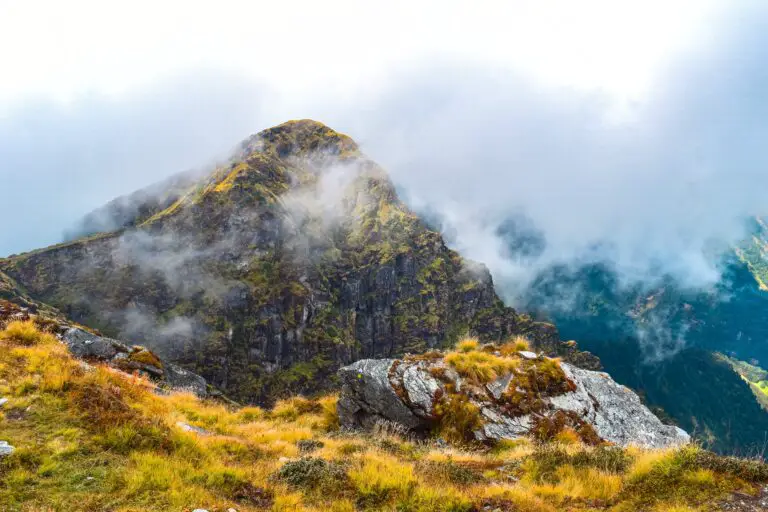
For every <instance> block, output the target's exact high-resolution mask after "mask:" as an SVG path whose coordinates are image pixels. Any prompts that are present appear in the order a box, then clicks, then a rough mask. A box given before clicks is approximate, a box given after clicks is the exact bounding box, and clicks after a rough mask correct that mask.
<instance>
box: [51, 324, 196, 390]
mask: <svg viewBox="0 0 768 512" xmlns="http://www.w3.org/2000/svg"><path fill="white" fill-rule="evenodd" d="M61 341H62V342H63V343H64V344H65V345H67V347H68V348H69V351H70V352H71V353H72V355H74V356H75V357H77V358H79V359H84V360H86V361H88V360H96V361H101V362H103V363H106V364H109V365H110V366H113V367H114V368H117V369H119V370H123V371H128V372H133V371H140V372H143V373H144V374H146V375H147V376H149V377H150V378H152V379H153V380H155V381H157V382H159V383H160V384H161V385H165V386H167V387H169V388H171V389H175V390H184V391H191V392H193V393H195V394H196V395H198V396H207V394H208V383H207V382H206V381H205V379H204V378H203V377H201V376H199V375H197V374H195V373H192V372H190V371H188V370H185V369H183V368H181V367H179V366H176V365H174V364H170V363H165V362H163V361H161V360H160V359H159V358H157V356H156V355H155V354H153V353H151V352H150V351H149V350H147V349H145V348H143V347H138V346H129V345H126V344H125V343H123V342H121V341H118V340H114V339H112V338H107V337H104V336H97V335H95V334H91V333H89V332H87V331H84V330H82V329H78V328H76V327H72V328H69V329H67V330H66V331H65V332H64V334H62V336H61ZM139 355H145V356H148V357H143V358H142V357H139Z"/></svg>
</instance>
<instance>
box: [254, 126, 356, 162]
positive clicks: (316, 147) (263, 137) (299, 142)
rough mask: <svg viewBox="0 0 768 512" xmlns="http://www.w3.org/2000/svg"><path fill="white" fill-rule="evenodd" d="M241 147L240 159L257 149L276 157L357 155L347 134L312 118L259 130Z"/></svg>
mask: <svg viewBox="0 0 768 512" xmlns="http://www.w3.org/2000/svg"><path fill="white" fill-rule="evenodd" d="M241 149H242V155H241V156H242V157H243V158H245V157H247V155H250V154H252V153H254V152H257V151H262V152H270V153H274V154H276V155H277V156H278V157H280V158H285V157H290V156H307V155H309V154H311V153H315V152H321V153H328V154H330V155H334V156H339V157H346V156H353V155H356V154H358V146H357V144H356V143H355V141H354V140H352V138H351V137H349V136H348V135H344V134H343V133H339V132H337V131H335V130H333V129H332V128H330V127H328V126H326V125H325V124H323V123H321V122H319V121H315V120H312V119H298V120H291V121H286V122H284V123H282V124H279V125H277V126H273V127H271V128H267V129H266V130H262V131H260V132H259V133H257V134H256V135H253V136H251V137H249V138H248V139H247V140H245V141H244V142H243V145H242V148H241Z"/></svg>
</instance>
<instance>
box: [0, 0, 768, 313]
mask: <svg viewBox="0 0 768 512" xmlns="http://www.w3.org/2000/svg"><path fill="white" fill-rule="evenodd" d="M746 6H747V4H745V7H746ZM747 12H749V16H746V13H747ZM739 14H740V15H743V16H740V17H736V16H731V17H728V18H723V19H722V20H720V21H719V27H718V29H717V31H716V34H717V36H718V37H717V38H716V40H713V41H711V42H710V43H708V44H705V45H699V46H698V47H697V48H696V49H695V50H691V51H689V52H687V53H685V54H683V55H680V56H679V58H677V59H676V60H674V61H673V62H670V63H668V65H667V66H666V68H665V70H664V72H663V73H661V74H660V75H659V76H658V77H657V81H656V83H655V84H654V85H653V87H652V91H651V93H649V94H648V95H647V96H646V97H643V98H642V99H640V100H638V101H637V102H634V103H626V102H624V103H617V102H616V101H615V100H614V99H613V98H612V97H611V96H609V95H606V94H603V93H602V92H600V91H584V90H578V89H565V88H562V87H547V86H543V85H541V84H540V83H537V82H535V81H533V80H531V79H529V78H526V77H525V76H523V75H522V74H516V73H514V72H511V71H508V70H499V69H496V68H494V67H493V66H491V65H485V64H480V63H477V62H464V61H460V60H457V59H453V60H451V59H442V60H441V59H437V60H432V61H431V63H430V64H423V63H421V62H419V63H416V64H412V65H410V66H408V67H407V69H406V68H401V69H398V70H397V71H396V73H395V74H394V75H393V77H394V78H393V79H390V80H387V81H386V83H385V84H383V85H382V84H378V85H379V87H378V88H377V89H376V94H368V95H359V96H352V97H348V98H344V99H343V100H341V99H340V98H338V97H336V96H334V95H333V94H331V93H324V92H323V91H319V92H317V93H315V94H314V95H305V96H302V97H301V98H281V97H280V96H279V94H278V92H277V91H273V90H270V89H269V87H268V86H266V85H261V84H258V85H257V84H255V83H250V82H247V81H237V80H236V77H234V76H233V75H231V74H227V75H226V76H224V75H220V74H217V73H214V72H211V71H201V72H199V73H198V74H195V73H190V74H188V75H186V76H185V77H184V79H183V80H179V81H173V80H171V81H170V82H168V83H166V84H164V85H163V86H162V87H161V88H160V89H158V90H157V91H155V90H152V89H151V87H150V88H148V89H147V90H146V91H145V93H142V94H135V95H134V96H132V98H131V102H128V103H121V102H120V100H119V99H118V100H115V99H109V100H105V99H94V100H91V99H88V98H86V99H85V100H83V101H82V102H80V103H77V102H76V103H74V104H73V105H71V107H70V111H69V112H68V116H62V115H61V112H60V111H58V110H55V109H48V108H46V107H41V108H37V109H19V110H17V111H14V112H11V113H10V114H9V115H8V116H6V117H5V118H4V119H3V120H1V121H0V127H2V133H4V134H6V135H8V137H5V138H4V139H3V140H4V143H0V159H1V160H2V161H3V169H4V172H3V177H4V178H5V179H6V182H8V180H10V184H11V185H12V186H13V187H15V188H22V189H23V188H25V187H27V186H29V180H31V179H34V181H35V183H36V184H37V187H36V192H37V197H36V198H35V201H36V204H46V206H48V208H47V209H46V210H45V211H46V212H47V213H44V214H40V213H39V212H37V213H34V214H30V217H29V218H28V221H27V223H26V225H25V226H24V228H23V233H22V230H15V231H14V230H10V231H8V232H7V233H6V235H5V236H3V237H2V238H0V252H3V253H10V252H16V251H19V250H24V249H30V248H33V247H35V246H38V245H45V244H47V243H53V242H56V241H58V240H56V239H53V237H52V236H51V233H53V232H56V233H61V232H62V231H64V230H65V229H67V228H69V227H70V225H71V223H72V220H73V219H74V218H77V216H78V215H79V214H85V213H87V212H88V211H90V210H92V209H93V208H94V207H96V206H98V205H100V204H103V203H104V202H106V201H107V200H109V199H111V198H113V197H114V196H115V195H116V194H115V190H116V187H115V186H114V182H120V183H123V184H124V186H130V187H133V188H137V187H138V186H140V185H142V184H150V183H152V182H155V181H158V180H159V179H162V178H163V177H165V176H168V175H170V174H173V173H176V172H179V171H183V170H184V168H179V166H181V165H184V166H185V167H186V166H188V165H191V161H190V157H191V156H194V158H195V160H196V161H198V162H201V163H203V162H204V161H206V159H205V158H203V156H202V155H204V154H208V155H210V157H208V159H209V160H212V159H213V158H214V157H216V156H219V155H221V153H222V151H221V150H222V148H226V147H232V146H233V145H234V143H236V141H237V138H238V137H241V138H242V137H244V136H245V135H246V134H247V132H248V131H251V132H254V131H257V130H258V129H261V128H263V127H265V126H268V125H270V124H274V123H276V122H279V121H281V120H285V119H288V118H304V117H311V118H315V119H318V120H321V121H323V122H325V123H326V124H328V125H329V126H331V127H332V128H334V129H337V130H340V131H343V132H346V133H348V134H350V135H351V136H352V137H353V138H354V139H355V140H357V141H358V142H359V143H360V144H361V146H362V149H363V150H364V151H365V152H367V153H368V154H369V155H370V156H371V157H372V158H373V159H374V160H376V161H378V162H380V163H381V164H382V165H383V166H384V167H385V168H386V169H387V170H388V171H389V172H390V173H391V175H392V178H393V180H394V182H395V183H396V184H397V186H398V187H399V189H400V190H401V191H402V193H403V196H404V198H405V199H406V200H407V201H408V202H409V203H410V204H411V206H413V207H414V209H416V210H417V211H422V212H429V213H430V214H431V216H432V217H433V218H434V219H436V220H437V221H438V224H439V226H440V227H441V229H442V230H443V231H444V233H445V234H446V238H447V239H448V240H449V242H450V243H451V245H453V246H454V247H455V248H456V249H458V250H460V251H461V252H462V253H463V254H464V255H466V256H468V257H470V258H472V259H475V260H478V261H482V262H483V263H485V264H486V265H488V267H489V268H490V269H491V271H492V273H493V275H494V278H495V279H496V281H497V282H498V283H500V284H502V292H504V293H505V295H506V298H507V299H508V300H510V301H514V299H515V297H516V294H517V293H518V291H519V290H521V289H523V288H524V286H525V285H526V284H527V283H528V282H529V280H530V279H532V278H533V277H534V276H535V275H537V272H538V271H539V270H541V269H542V268H545V267H547V266H548V265H551V264H553V263H574V262H575V263H579V264H581V263H586V262H595V261H599V262H606V263H607V264H609V265H610V266H612V267H614V268H615V269H616V270H617V271H618V273H619V275H620V276H621V277H622V280H623V281H626V282H628V283H634V282H638V281H653V280H656V279H658V278H660V276H663V275H665V274H671V275H673V276H675V277H676V278H677V279H678V280H679V281H680V282H681V283H683V284H684V285H686V286H691V287H706V286H709V285H711V284H712V283H713V282H715V281H716V280H717V278H718V276H719V271H718V269H717V267H716V266H715V265H714V264H713V259H712V258H711V255H710V254H708V253H707V250H708V249H709V248H710V247H715V248H718V247H722V246H727V245H728V244H730V243H734V242H736V241H738V240H739V239H741V238H742V237H743V236H744V235H745V228H744V226H745V224H744V219H745V218H748V217H749V216H752V215H755V214H760V213H761V212H763V211H764V210H765V199H764V197H763V195H764V194H763V193H762V191H763V190H765V186H766V185H768V171H767V170H766V163H768V162H766V160H768V155H766V151H764V149H763V147H762V146H763V144H764V140H765V135H766V131H768V127H766V125H765V123H764V122H763V120H764V119H766V115H765V114H766V110H768V103H767V102H766V101H764V100H763V98H762V97H761V91H764V90H766V87H765V86H766V85H768V83H767V82H768V76H766V73H765V72H764V71H763V69H762V66H761V63H762V62H764V59H763V57H764V55H763V54H764V53H766V51H768V40H766V39H767V36H765V35H764V34H765V31H764V30H762V25H763V24H764V22H765V21H766V20H768V16H766V9H763V8H758V7H754V6H753V5H752V4H749V7H748V8H746V9H744V10H743V11H742V12H741V13H739ZM198 75H199V76H198ZM395 78H396V79H395ZM181 83H197V84H203V85H202V86H200V85H198V86H197V87H194V88H192V89H191V90H184V88H183V87H182V88H180V87H178V86H179V85H180V84H181ZM392 84H397V85H392ZM171 89H173V90H181V91H182V92H180V93H179V94H175V95H169V94H168V93H167V92H168V91H169V90H171ZM171 96H172V102H170V104H169V102H168V101H167V98H170V97H171ZM97 100H98V101H97ZM203 101H204V102H205V104H207V105H210V106H213V107H212V108H205V109H204V110H201V109H200V108H197V110H195V108H192V107H193V106H194V105H200V104H201V102H203ZM105 105H106V106H107V107H109V108H105ZM160 105H162V108H158V106H160ZM169 105H170V106H169ZM220 107H221V108H220ZM190 108H191V109H192V110H191V111H192V112H199V115H195V116H192V117H191V118H190V116H189V114H188V112H189V111H190V110H189V109H190ZM105 112H106V117H105ZM234 113H237V116H236V117H235V118H234V121H233V114H234ZM72 119H74V120H76V121H77V122H74V123H69V122H68V121H69V120H72ZM125 119H131V120H132V122H130V123H128V122H124V121H123V120H125ZM111 120H117V121H115V122H112V121H111ZM157 120H162V123H161V124H160V125H159V127H158V128H156V129H153V130H148V127H150V126H155V125H156V121H157ZM52 121H57V122H52ZM31 122H34V123H33V125H32V126H33V128H34V130H33V131H34V133H35V134H36V135H35V136H36V137H39V140H40V141H41V143H42V144H43V145H42V149H44V151H40V149H41V145H40V144H33V143H30V142H27V143H24V144H21V143H20V141H21V140H22V139H21V137H22V135H19V134H21V133H25V134H27V135H24V137H27V138H28V137H29V131H30V130H29V129H27V128H28V127H29V126H30V123H31ZM64 127H66V131H67V134H68V135H67V137H66V138H63V139H62V138H60V137H57V134H58V133H60V132H61V131H62V130H63V129H64ZM238 133H239V134H240V135H237V134H238ZM149 135H151V137H150V136H149ZM24 140H26V139H24ZM94 141H98V145H97V148H98V151H97V152H95V153H94V151H93V149H92V144H93V142H94ZM136 141H139V142H141V141H149V142H151V143H149V142H148V143H146V144H143V143H142V144H137V143H136ZM131 142H133V145H131V144H130V143H131ZM198 142H204V143H198ZM127 143H128V144H127ZM126 146H127V147H128V148H135V149H133V150H125V148H126ZM88 148H91V150H90V151H88ZM83 150H85V151H83ZM79 154H91V155H92V156H93V158H90V159H88V161H84V160H83V159H82V158H80V157H77V156H75V155H79ZM30 162H32V164H30ZM134 169H135V170H136V173H137V176H138V177H136V178H135V179H132V180H126V179H124V178H123V176H125V175H126V174H127V173H131V172H133V170H134ZM148 169H151V172H148V171H147V170H148ZM70 172H73V173H76V174H75V175H74V176H76V177H77V180H76V181H77V182H78V183H80V182H89V179H92V180H93V181H90V182H89V183H90V185H89V186H88V187H87V190H86V194H87V199H82V200H78V201H77V203H76V204H73V202H72V200H71V199H69V198H71V197H83V195H82V191H78V190H77V189H78V188H82V186H81V185H78V186H77V187H75V186H73V184H72V183H73V182H74V181H75V180H73V179H67V178H64V176H66V174H67V173H70ZM50 177H55V179H52V180H48V179H47V178H50ZM49 181H50V183H49ZM131 191H132V190H123V191H122V192H123V193H129V192H131ZM63 198H64V199H63ZM62 199H63V200H62ZM17 201H25V199H22V198H19V199H14V198H11V200H10V202H8V203H6V204H4V205H3V207H2V208H3V209H4V211H5V213H7V212H10V211H18V210H19V209H20V205H19V203H18V202H17ZM62 208H67V211H68V212H69V213H68V214H67V215H61V214H60V212H61V209H62ZM510 218H511V219H517V220H518V222H519V221H520V220H521V219H522V222H523V224H524V225H525V226H526V229H527V230H528V231H527V232H528V233H529V234H530V235H531V236H532V237H533V238H532V239H533V240H534V241H535V244H536V247H537V248H536V250H535V251H534V252H533V253H530V252H528V253H525V254H524V257H522V258H520V257H519V253H515V252H514V251H510V248H509V243H510V237H509V236H508V235H509V230H506V231H505V229H504V226H505V223H508V222H509V219H510ZM29 232H32V233H38V232H39V233H40V235H39V236H37V237H35V236H31V237H30V236H29V235H27V234H26V233H29ZM505 233H506V235H505Z"/></svg>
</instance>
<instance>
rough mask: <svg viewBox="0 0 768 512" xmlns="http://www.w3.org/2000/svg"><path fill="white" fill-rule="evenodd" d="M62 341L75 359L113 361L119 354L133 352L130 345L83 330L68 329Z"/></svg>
mask: <svg viewBox="0 0 768 512" xmlns="http://www.w3.org/2000/svg"><path fill="white" fill-rule="evenodd" d="M61 340H62V341H63V342H64V344H65V345H67V347H68V348H69V351H70V352H71V353H72V355H74V356H75V357H78V358H80V359H99V360H111V359H112V358H114V357H115V356H116V355H118V354H121V353H122V354H127V353H129V352H130V351H131V349H130V347H128V345H125V344H124V343H121V342H119V341H117V340H113V339H111V338H104V337H102V336H96V335H95V334H91V333H89V332H87V331H84V330H82V329H78V328H76V327H72V328H70V329H67V331H65V332H64V334H63V335H62V338H61Z"/></svg>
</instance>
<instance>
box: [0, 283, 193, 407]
mask: <svg viewBox="0 0 768 512" xmlns="http://www.w3.org/2000/svg"><path fill="white" fill-rule="evenodd" d="M16 298H17V297H14V299H16ZM21 304H25V305H20V304H19V303H17V302H11V301H9V300H5V299H0V329H2V328H3V327H4V326H5V325H6V324H7V323H8V322H12V321H22V322H26V321H31V322H34V323H35V325H36V326H37V327H38V328H39V329H41V330H43V331H46V332H49V333H51V334H53V335H55V336H56V337H58V338H59V339H60V340H61V341H62V343H64V344H65V345H66V346H67V348H68V349H69V351H70V353H72V355H73V356H75V357H77V358H78V359H82V360H83V361H86V362H97V363H104V364H107V365H109V366H111V367H113V368H115V369H118V370H121V371H124V372H127V373H139V374H142V375H145V376H147V377H149V378H150V379H151V380H152V381H154V382H155V383H157V384H158V386H159V389H173V390H183V391H191V392H193V393H195V394H196V395H198V396H201V397H203V396H207V395H208V383H207V382H206V380H205V379H204V378H203V377H201V376H199V375H197V374H195V373H192V372H190V371H188V370H186V369H184V368H181V367H180V366H177V365H175V364H173V363H169V362H167V361H164V360H162V359H161V358H160V357H158V356H157V354H155V353H154V352H152V351H151V350H149V349H147V348H146V347H142V346H139V345H127V344H125V343H123V342H121V341H118V340H115V339H112V338H107V337H104V336H99V335H97V334H94V333H92V332H88V331H86V330H85V329H82V328H80V327H76V326H72V325H70V324H69V323H68V322H67V321H66V320H64V319H63V318H62V317H61V315H60V314H59V313H58V312H56V311H55V310H49V309H44V307H43V308H41V307H40V305H33V306H29V305H27V303H25V302H21ZM50 311H54V314H53V315H51V314H50ZM5 401H6V399H4V398H0V406H2V405H3V404H4V403H5Z"/></svg>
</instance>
